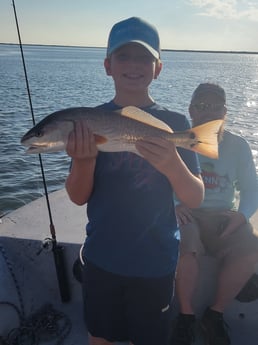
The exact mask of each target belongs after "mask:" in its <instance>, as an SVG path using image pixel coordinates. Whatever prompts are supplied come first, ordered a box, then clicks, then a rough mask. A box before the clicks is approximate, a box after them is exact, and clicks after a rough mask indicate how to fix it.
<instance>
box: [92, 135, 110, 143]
mask: <svg viewBox="0 0 258 345" xmlns="http://www.w3.org/2000/svg"><path fill="white" fill-rule="evenodd" d="M94 138H95V142H96V145H102V144H105V143H106V142H107V141H108V140H107V138H106V137H103V136H101V135H98V134H94Z"/></svg>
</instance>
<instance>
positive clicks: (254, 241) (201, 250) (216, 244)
mask: <svg viewBox="0 0 258 345" xmlns="http://www.w3.org/2000/svg"><path fill="white" fill-rule="evenodd" d="M225 211H226V210H225V209H223V210H221V209H218V210H214V209H194V210H192V216H193V218H194V222H193V223H188V224H186V225H183V226H181V227H180V235H181V243H180V255H183V254H185V253H187V252H192V253H196V254H197V255H201V254H203V255H204V254H207V255H211V256H214V257H216V258H218V259H223V258H225V256H228V255H230V256H239V255H245V254H248V253H251V252H254V251H256V252H257V251H258V233H257V231H255V230H254V229H253V227H252V225H251V224H250V223H245V224H243V225H241V226H240V227H239V228H238V229H236V231H234V232H233V233H232V234H230V235H229V236H227V237H225V238H221V237H220V234H221V233H222V232H223V230H224V228H225V226H226V225H227V223H228V221H229V216H227V215H225ZM230 212H236V211H230Z"/></svg>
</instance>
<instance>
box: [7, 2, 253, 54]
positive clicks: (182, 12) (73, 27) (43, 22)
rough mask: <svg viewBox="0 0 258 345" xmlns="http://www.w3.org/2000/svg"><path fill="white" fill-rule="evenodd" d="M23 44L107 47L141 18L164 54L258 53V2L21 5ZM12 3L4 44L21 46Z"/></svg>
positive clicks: (18, 9)
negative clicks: (114, 32)
mask: <svg viewBox="0 0 258 345" xmlns="http://www.w3.org/2000/svg"><path fill="white" fill-rule="evenodd" d="M15 6H16V11H17V16H18V21H19V26H20V33H21V39H22V43H23V44H26V43H30V44H54V45H71V46H93V47H105V46H106V42H107V38H108V34H109V31H110V29H111V27H112V26H113V24H115V23H116V22H118V21H120V20H122V19H125V18H128V17H131V16H138V17H142V18H143V19H145V20H147V21H149V22H150V23H152V24H153V25H155V26H156V28H157V29H158V31H159V35H160V40H161V48H162V49H179V50H181V49H186V50H214V51H216V50H223V51H256V52H258V0H16V1H15ZM17 42H18V38H17V32H16V26H15V20H14V14H13V6H12V0H0V43H17Z"/></svg>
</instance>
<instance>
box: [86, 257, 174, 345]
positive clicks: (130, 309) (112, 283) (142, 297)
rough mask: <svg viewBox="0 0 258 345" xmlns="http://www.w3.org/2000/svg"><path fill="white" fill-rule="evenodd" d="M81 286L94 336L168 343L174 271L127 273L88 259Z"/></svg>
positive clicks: (144, 343) (145, 343)
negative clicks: (155, 274) (165, 273)
mask: <svg viewBox="0 0 258 345" xmlns="http://www.w3.org/2000/svg"><path fill="white" fill-rule="evenodd" d="M82 288H83V298H84V311H85V319H86V325H87V328H88V331H89V333H90V334H91V335H92V336H94V337H100V338H104V339H106V340H108V341H110V342H115V341H131V342H132V343H133V344H134V345H157V344H159V345H165V344H167V343H168V339H169V333H170V325H171V303H172V297H173V291H174V273H173V274H171V275H169V276H165V277H161V278H138V277H136V278H135V277H124V276H120V275H116V274H113V273H109V272H106V271H104V270H102V269H100V268H99V267H97V266H95V265H94V264H92V263H90V262H88V261H86V263H85V265H84V267H83V284H82Z"/></svg>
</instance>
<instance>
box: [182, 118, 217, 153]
mask: <svg viewBox="0 0 258 345" xmlns="http://www.w3.org/2000/svg"><path fill="white" fill-rule="evenodd" d="M223 122H224V120H214V121H209V122H206V123H204V124H202V125H200V126H197V127H193V128H191V129H190V130H189V132H190V133H194V135H195V138H196V141H197V143H196V144H193V146H192V147H191V149H192V150H193V151H195V152H197V153H199V154H201V155H204V156H207V157H210V158H214V159H217V158H218V157H219V153H218V132H219V130H220V127H221V126H222V124H223Z"/></svg>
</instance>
